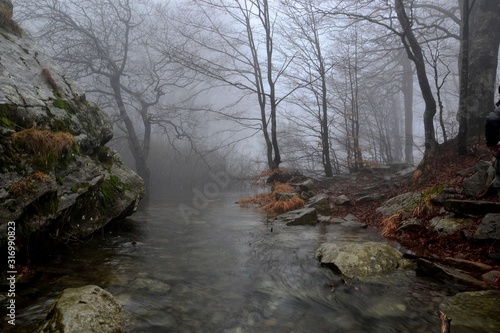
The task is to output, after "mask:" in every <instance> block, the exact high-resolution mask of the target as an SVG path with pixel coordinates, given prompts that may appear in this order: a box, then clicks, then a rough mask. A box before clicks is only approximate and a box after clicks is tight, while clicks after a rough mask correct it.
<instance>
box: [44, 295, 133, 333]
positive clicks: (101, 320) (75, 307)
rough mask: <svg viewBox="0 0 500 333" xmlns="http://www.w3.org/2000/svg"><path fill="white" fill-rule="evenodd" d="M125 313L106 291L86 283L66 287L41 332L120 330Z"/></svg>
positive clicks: (116, 331) (63, 332)
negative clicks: (77, 286) (78, 286)
mask: <svg viewBox="0 0 500 333" xmlns="http://www.w3.org/2000/svg"><path fill="white" fill-rule="evenodd" d="M126 323H127V316H126V313H125V311H124V310H123V308H122V307H121V305H120V304H118V302H117V301H116V300H115V299H114V297H113V296H112V295H111V294H110V293H108V292H107V291H105V290H103V289H101V288H99V287H98V286H94V285H89V286H84V287H80V288H68V289H65V290H64V291H63V292H62V293H61V295H59V297H58V298H57V299H56V300H55V302H54V303H53V304H52V306H51V308H50V310H49V313H48V315H47V317H46V318H45V320H44V322H43V323H42V325H41V326H40V328H39V330H38V332H40V333H54V332H58V333H69V332H87V333H119V332H123V330H124V328H125V325H126Z"/></svg>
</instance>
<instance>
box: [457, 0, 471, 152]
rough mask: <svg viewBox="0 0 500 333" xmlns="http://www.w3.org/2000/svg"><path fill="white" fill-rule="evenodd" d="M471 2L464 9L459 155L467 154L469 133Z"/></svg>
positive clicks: (461, 46)
mask: <svg viewBox="0 0 500 333" xmlns="http://www.w3.org/2000/svg"><path fill="white" fill-rule="evenodd" d="M469 10H470V8H469V0H463V7H462V40H461V45H460V48H461V50H462V53H461V62H460V63H461V68H460V100H459V110H458V136H457V140H458V147H457V148H458V154H459V155H465V154H466V153H467V132H468V131H469V128H468V127H469V126H468V121H467V106H466V99H467V96H468V93H467V88H468V78H469V17H470V16H469Z"/></svg>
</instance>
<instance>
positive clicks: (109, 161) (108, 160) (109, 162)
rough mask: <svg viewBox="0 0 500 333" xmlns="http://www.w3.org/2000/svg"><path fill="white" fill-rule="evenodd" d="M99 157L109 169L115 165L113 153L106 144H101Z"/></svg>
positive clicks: (98, 152)
mask: <svg viewBox="0 0 500 333" xmlns="http://www.w3.org/2000/svg"><path fill="white" fill-rule="evenodd" d="M97 159H98V160H99V162H101V163H102V164H103V165H104V167H105V168H107V169H108V170H109V169H111V167H112V166H113V153H112V152H111V151H110V149H109V148H108V147H106V146H100V147H99V149H98V151H97Z"/></svg>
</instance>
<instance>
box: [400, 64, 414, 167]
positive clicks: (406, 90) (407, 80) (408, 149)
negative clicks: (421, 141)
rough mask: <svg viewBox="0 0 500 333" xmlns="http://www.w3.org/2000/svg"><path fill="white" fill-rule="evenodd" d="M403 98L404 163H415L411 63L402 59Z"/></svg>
mask: <svg viewBox="0 0 500 333" xmlns="http://www.w3.org/2000/svg"><path fill="white" fill-rule="evenodd" d="M402 65H403V98H404V109H405V162H406V163H415V160H414V158H413V71H412V68H411V61H410V60H409V59H408V58H407V57H404V59H403V61H402Z"/></svg>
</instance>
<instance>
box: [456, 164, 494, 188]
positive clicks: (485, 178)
mask: <svg viewBox="0 0 500 333" xmlns="http://www.w3.org/2000/svg"><path fill="white" fill-rule="evenodd" d="M475 171H476V172H475V173H474V174H473V175H472V176H470V177H468V178H466V179H465V180H464V182H463V194H465V195H466V196H469V197H476V196H480V195H481V194H484V193H486V191H487V190H488V188H489V187H490V185H491V182H492V180H493V177H494V176H495V170H494V169H493V166H492V163H491V162H490V161H479V163H478V164H477V165H476V168H475Z"/></svg>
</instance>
